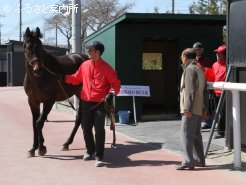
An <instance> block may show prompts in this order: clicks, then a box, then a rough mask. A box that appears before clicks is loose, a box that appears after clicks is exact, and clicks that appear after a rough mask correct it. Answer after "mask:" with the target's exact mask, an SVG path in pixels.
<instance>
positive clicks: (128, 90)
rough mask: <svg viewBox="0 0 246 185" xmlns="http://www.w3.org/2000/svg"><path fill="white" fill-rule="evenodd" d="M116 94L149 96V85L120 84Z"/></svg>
mask: <svg viewBox="0 0 246 185" xmlns="http://www.w3.org/2000/svg"><path fill="white" fill-rule="evenodd" d="M118 96H144V97H150V90H149V86H137V85H122V86H121V88H120V92H119V94H118Z"/></svg>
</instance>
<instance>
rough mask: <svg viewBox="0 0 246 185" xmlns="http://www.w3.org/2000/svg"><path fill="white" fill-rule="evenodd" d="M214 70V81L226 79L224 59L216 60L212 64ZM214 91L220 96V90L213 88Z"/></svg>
mask: <svg viewBox="0 0 246 185" xmlns="http://www.w3.org/2000/svg"><path fill="white" fill-rule="evenodd" d="M212 69H213V71H214V81H215V82H224V81H225V79H226V61H225V60H218V61H217V62H215V63H214V64H213V66H212ZM214 93H215V95H216V96H220V95H221V93H222V90H219V89H215V90H214Z"/></svg>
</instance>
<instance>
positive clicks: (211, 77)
mask: <svg viewBox="0 0 246 185" xmlns="http://www.w3.org/2000/svg"><path fill="white" fill-rule="evenodd" d="M204 74H205V77H206V80H207V81H208V82H214V80H215V79H214V71H213V69H212V68H209V67H206V68H205V69H204Z"/></svg>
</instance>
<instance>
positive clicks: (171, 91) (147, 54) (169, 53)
mask: <svg viewBox="0 0 246 185" xmlns="http://www.w3.org/2000/svg"><path fill="white" fill-rule="evenodd" d="M178 61H179V60H178V54H177V41H176V40H175V39H169V40H167V39H145V40H144V43H143V55H142V62H143V63H142V71H143V80H144V83H145V84H146V85H149V86H150V93H151V97H149V98H146V99H144V101H143V115H163V116H164V115H175V116H176V115H178V112H179V111H178V110H179V106H178V102H179V101H178V100H179V99H178V97H179V93H178V83H179V82H178V81H179V80H178V76H179V75H178V71H179V70H178V69H179V67H178Z"/></svg>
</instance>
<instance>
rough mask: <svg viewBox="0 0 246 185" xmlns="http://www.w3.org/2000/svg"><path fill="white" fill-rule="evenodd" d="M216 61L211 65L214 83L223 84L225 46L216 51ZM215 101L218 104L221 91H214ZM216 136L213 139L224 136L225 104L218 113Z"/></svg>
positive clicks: (224, 75) (224, 76) (224, 77)
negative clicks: (218, 120)
mask: <svg viewBox="0 0 246 185" xmlns="http://www.w3.org/2000/svg"><path fill="white" fill-rule="evenodd" d="M214 52H215V53H216V57H217V61H216V62H215V63H214V64H213V66H212V69H213V71H214V78H215V79H214V81H215V82H224V81H225V79H226V46H225V45H221V46H219V47H218V48H217V49H216V50H214ZM214 93H215V101H216V102H217V104H218V102H219V99H220V96H221V93H222V90H219V89H215V90H214ZM217 130H218V135H215V138H219V137H224V135H225V104H223V105H222V107H221V111H220V122H219V124H218V128H217Z"/></svg>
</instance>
